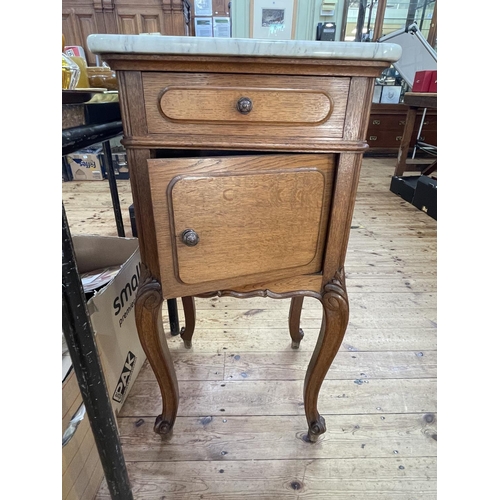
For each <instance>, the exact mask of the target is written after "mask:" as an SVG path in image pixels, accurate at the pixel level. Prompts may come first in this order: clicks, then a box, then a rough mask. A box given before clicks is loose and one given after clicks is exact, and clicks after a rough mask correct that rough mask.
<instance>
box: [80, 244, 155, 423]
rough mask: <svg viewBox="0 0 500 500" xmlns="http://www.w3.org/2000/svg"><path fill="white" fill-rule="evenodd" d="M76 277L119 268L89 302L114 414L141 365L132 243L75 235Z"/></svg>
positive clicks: (137, 260)
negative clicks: (89, 272) (136, 322)
mask: <svg viewBox="0 0 500 500" xmlns="http://www.w3.org/2000/svg"><path fill="white" fill-rule="evenodd" d="M73 245H74V248H75V256H76V260H77V265H78V271H79V272H80V274H82V273H85V272H88V271H91V270H96V269H104V268H109V267H114V266H120V270H119V272H118V274H116V275H115V276H114V278H113V279H112V280H111V281H110V282H109V283H108V284H107V285H105V286H104V287H103V288H101V289H99V290H98V291H96V292H94V295H93V296H92V297H91V298H90V299H89V300H88V301H87V308H88V311H89V315H90V319H91V322H92V327H93V329H94V333H95V335H96V344H97V349H98V352H99V357H100V360H101V364H102V365H103V371H104V378H105V380H106V385H107V388H108V393H109V397H110V400H111V405H112V407H113V410H114V412H115V415H117V414H118V413H119V411H120V409H121V408H122V406H123V404H124V402H125V401H126V399H127V396H128V394H129V393H130V388H131V387H132V385H133V384H134V382H135V379H136V378H137V375H138V373H139V371H140V369H141V367H142V365H143V364H144V361H145V359H146V355H145V354H144V351H143V349H142V346H141V343H140V341H139V336H138V334H137V328H136V325H135V313H134V304H135V297H136V295H137V288H138V286H139V277H140V270H139V266H140V262H141V260H140V254H139V247H138V241H137V239H136V238H120V237H113V236H91V235H75V236H73Z"/></svg>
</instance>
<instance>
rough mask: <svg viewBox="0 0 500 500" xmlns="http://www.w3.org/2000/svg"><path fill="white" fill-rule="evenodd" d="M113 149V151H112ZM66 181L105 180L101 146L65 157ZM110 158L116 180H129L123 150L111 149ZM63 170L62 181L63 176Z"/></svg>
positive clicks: (125, 155)
mask: <svg viewBox="0 0 500 500" xmlns="http://www.w3.org/2000/svg"><path fill="white" fill-rule="evenodd" d="M113 149H114V150H113ZM65 158H66V163H67V173H66V176H67V177H68V180H74V181H101V180H103V179H107V178H108V176H107V173H106V167H105V166H104V159H103V158H104V154H103V152H102V146H95V147H90V148H86V149H82V150H80V151H77V152H76V153H72V154H69V155H67V156H66V157H65ZM111 158H112V163H113V169H114V171H115V178H116V179H129V178H130V175H129V170H128V162H127V153H126V151H125V150H124V149H123V148H112V150H111ZM64 174H65V172H64V168H63V180H66V179H65V176H64Z"/></svg>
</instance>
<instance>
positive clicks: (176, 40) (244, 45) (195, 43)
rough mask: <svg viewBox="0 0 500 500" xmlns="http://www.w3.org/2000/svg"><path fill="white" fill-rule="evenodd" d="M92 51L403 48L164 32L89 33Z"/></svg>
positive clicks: (348, 53)
mask: <svg viewBox="0 0 500 500" xmlns="http://www.w3.org/2000/svg"><path fill="white" fill-rule="evenodd" d="M87 46H88V48H89V50H90V51H91V52H93V53H94V54H103V53H106V54H111V53H113V54H170V55H186V54H191V55H200V56H208V55H227V56H253V57H297V58H313V59H357V60H374V61H388V62H395V61H397V60H398V59H399V58H400V57H401V54H402V48H401V47H400V46H399V45H397V44H395V43H378V42H325V41H313V40H267V39H256V38H198V37H192V36H166V35H101V34H94V35H89V37H88V38H87Z"/></svg>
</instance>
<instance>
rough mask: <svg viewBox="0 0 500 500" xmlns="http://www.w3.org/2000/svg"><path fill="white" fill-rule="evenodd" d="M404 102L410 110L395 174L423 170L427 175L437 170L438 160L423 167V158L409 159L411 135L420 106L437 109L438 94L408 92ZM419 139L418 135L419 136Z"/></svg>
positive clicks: (399, 174) (407, 114) (400, 174)
mask: <svg viewBox="0 0 500 500" xmlns="http://www.w3.org/2000/svg"><path fill="white" fill-rule="evenodd" d="M404 103H405V104H407V105H408V106H409V107H408V112H407V113H406V123H405V129H404V132H403V139H402V140H401V146H400V147H399V152H398V160H397V163H396V169H395V170H394V175H395V176H398V177H400V176H402V175H403V174H404V173H405V172H406V171H408V170H412V171H419V172H420V171H421V173H422V174H423V175H427V174H429V173H431V172H432V171H433V170H435V168H436V165H437V160H435V161H433V162H432V163H431V164H430V165H428V166H427V167H425V168H424V169H423V170H422V169H421V166H422V163H423V162H422V160H415V159H412V160H408V159H407V158H408V150H409V149H410V142H411V136H412V133H413V129H414V127H415V119H416V117H417V111H418V109H419V108H428V109H437V94H436V93H429V92H425V93H424V92H406V94H405V96H404ZM417 140H418V137H417Z"/></svg>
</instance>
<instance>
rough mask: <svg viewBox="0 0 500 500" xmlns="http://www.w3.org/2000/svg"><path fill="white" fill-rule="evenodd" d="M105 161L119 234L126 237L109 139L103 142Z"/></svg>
mask: <svg viewBox="0 0 500 500" xmlns="http://www.w3.org/2000/svg"><path fill="white" fill-rule="evenodd" d="M102 149H103V153H104V154H103V161H104V167H105V168H106V174H107V175H108V182H109V191H110V193H111V199H112V201H113V211H114V212H115V221H116V229H117V231H118V236H121V237H122V238H124V237H125V229H124V227H123V218H122V211H121V209H120V198H119V196H118V187H117V186H116V177H115V169H114V168H113V156H112V155H111V146H110V145H109V141H104V142H103V143H102Z"/></svg>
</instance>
